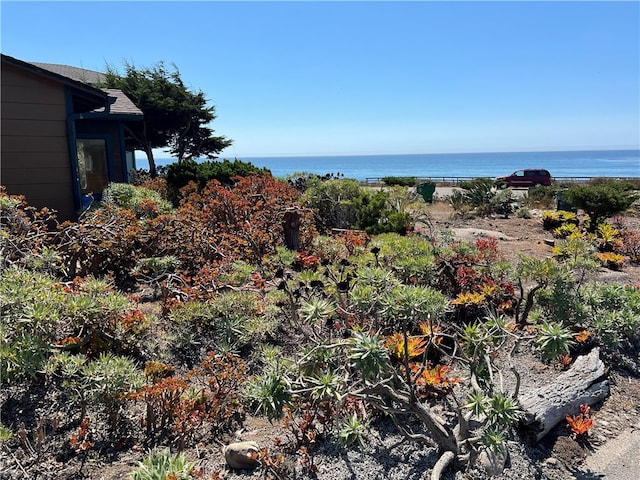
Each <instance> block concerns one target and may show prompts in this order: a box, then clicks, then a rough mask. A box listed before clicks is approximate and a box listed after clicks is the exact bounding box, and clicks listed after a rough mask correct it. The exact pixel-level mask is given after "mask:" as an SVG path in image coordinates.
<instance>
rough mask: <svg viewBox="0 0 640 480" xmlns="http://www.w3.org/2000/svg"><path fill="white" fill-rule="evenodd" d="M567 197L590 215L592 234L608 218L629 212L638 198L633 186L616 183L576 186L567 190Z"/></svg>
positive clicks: (607, 182)
mask: <svg viewBox="0 0 640 480" xmlns="http://www.w3.org/2000/svg"><path fill="white" fill-rule="evenodd" d="M565 196H566V198H567V200H568V201H569V202H570V203H571V204H573V205H574V206H576V207H577V208H581V209H582V210H584V211H585V213H587V214H588V215H589V217H590V219H591V223H590V225H589V230H590V231H591V232H594V231H595V230H596V228H597V227H598V225H599V224H600V223H602V221H603V220H605V219H606V218H607V217H610V216H613V215H615V214H617V213H621V212H624V211H625V210H627V209H628V208H629V207H630V206H631V205H632V204H633V202H634V201H635V200H636V199H637V198H638V194H637V193H636V192H635V191H633V190H632V185H631V184H629V183H625V182H616V181H603V182H601V183H597V184H595V185H574V186H572V187H570V188H569V189H567V191H566V192H565Z"/></svg>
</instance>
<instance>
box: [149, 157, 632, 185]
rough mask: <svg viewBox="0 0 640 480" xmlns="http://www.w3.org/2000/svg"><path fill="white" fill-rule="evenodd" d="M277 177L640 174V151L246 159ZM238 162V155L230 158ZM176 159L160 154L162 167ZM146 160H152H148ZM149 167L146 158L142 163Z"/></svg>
mask: <svg viewBox="0 0 640 480" xmlns="http://www.w3.org/2000/svg"><path fill="white" fill-rule="evenodd" d="M239 159H240V160H243V161H245V162H251V163H252V164H253V165H255V166H256V167H266V168H268V169H269V170H271V173H272V174H273V175H274V176H276V177H286V176H287V175H291V174H293V173H297V172H308V173H316V174H319V175H324V174H327V173H332V174H340V176H344V178H353V179H356V180H361V181H363V180H366V179H367V178H369V179H374V178H381V177H387V176H397V177H412V176H415V177H431V178H435V179H437V178H452V177H497V176H500V175H508V174H510V173H511V172H513V171H514V170H518V169H521V168H546V169H547V170H549V172H551V175H552V176H553V177H640V150H598V151H560V152H514V153H504V152H500V153H443V154H434V153H430V154H403V155H349V156H300V157H244V158H239ZM230 160H232V159H230ZM173 161H174V160H173V159H167V158H158V159H156V163H157V165H166V164H168V163H171V162H173ZM144 163H146V161H144ZM138 164H139V166H140V167H142V168H144V167H145V166H144V164H143V162H140V161H138Z"/></svg>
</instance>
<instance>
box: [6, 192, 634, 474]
mask: <svg viewBox="0 0 640 480" xmlns="http://www.w3.org/2000/svg"><path fill="white" fill-rule="evenodd" d="M540 215H541V212H539V211H533V218H531V219H522V218H515V217H511V218H509V219H503V218H474V219H471V220H469V219H462V218H457V217H455V216H453V211H452V209H451V207H450V206H449V205H448V204H447V203H445V202H436V203H435V204H433V205H432V206H431V207H430V217H431V221H430V226H429V227H424V226H422V227H418V229H420V228H423V229H424V228H430V229H436V230H440V229H446V230H451V231H454V232H455V233H456V235H457V236H459V237H461V238H466V239H469V240H473V239H474V238H477V237H482V236H493V237H495V238H497V240H498V244H499V248H500V251H502V252H503V253H504V255H505V256H506V258H507V259H509V260H513V261H516V260H517V258H518V255H519V254H524V255H527V256H530V257H536V258H545V257H548V256H550V255H551V246H550V245H549V241H550V240H551V236H550V234H549V233H547V232H545V231H544V230H543V229H542V222H541V218H540ZM626 221H628V222H630V223H631V224H633V225H634V228H638V229H640V219H639V218H637V217H632V218H628V219H626ZM598 279H599V281H603V282H618V283H623V284H637V283H640V267H639V266H632V265H626V266H625V267H624V269H623V271H622V272H619V273H614V272H610V271H606V270H602V271H601V272H600V273H599V276H598ZM635 356H636V358H635V362H636V366H640V358H637V357H638V353H637V352H635ZM610 360H612V359H610ZM613 360H614V361H613V362H612V364H613V365H614V367H615V359H613ZM518 362H519V369H520V370H521V371H522V377H523V385H522V388H527V387H532V386H538V385H540V384H543V383H545V382H547V381H549V380H551V379H552V378H554V377H555V376H556V375H557V373H558V372H557V371H556V370H555V368H554V367H552V366H546V365H543V364H541V363H540V362H539V361H538V360H537V358H536V357H535V355H534V354H533V352H531V351H522V352H520V356H519V358H518ZM637 373H638V370H636V372H635V374H633V373H630V372H628V371H625V370H622V369H616V368H612V369H611V371H610V375H609V378H610V395H609V397H608V398H607V399H606V400H605V401H603V402H602V403H601V404H599V405H595V406H594V407H593V409H592V418H593V420H594V426H593V428H592V430H591V432H590V441H589V442H588V443H587V444H579V443H577V442H576V441H574V440H573V439H572V438H571V437H570V436H569V435H568V433H567V431H566V429H565V427H564V426H563V425H560V426H558V427H557V428H556V429H555V430H553V431H552V432H551V433H550V434H548V435H547V436H546V437H545V438H544V439H543V440H542V442H540V443H539V444H538V445H536V446H529V445H526V444H525V442H523V441H519V440H518V439H515V441H514V443H513V444H512V445H510V447H509V450H510V459H509V461H508V463H507V469H506V470H505V472H504V474H503V475H502V476H500V477H498V478H502V479H505V480H512V479H518V480H528V479H536V480H541V479H549V480H565V479H582V480H594V479H596V478H603V477H602V476H601V473H600V472H598V471H591V470H590V469H589V466H588V463H585V459H587V458H588V457H589V456H591V455H593V454H594V453H595V452H598V451H600V452H601V453H604V454H605V455H608V454H609V453H610V454H611V456H613V455H614V454H615V453H616V452H614V451H611V452H610V451H608V450H607V449H608V448H611V447H609V446H610V445H611V443H610V442H607V440H610V439H613V438H616V437H619V436H620V435H621V434H622V432H628V431H629V429H635V428H638V425H639V424H640V423H639V421H640V378H639V377H638V375H637ZM521 391H522V390H521ZM8 395H10V394H9V392H0V403H2V404H3V405H4V406H5V407H6V404H4V401H5V400H6V398H7V396H8ZM28 395H33V396H34V397H35V396H37V395H38V391H37V388H36V389H35V390H32V391H30V392H29V393H28ZM33 400H34V399H33V398H30V397H29V396H27V397H22V399H21V400H20V401H21V402H23V403H24V406H20V405H14V406H13V407H12V408H16V409H19V408H30V405H31V403H30V402H32V401H33ZM51 403H53V402H51ZM37 408H38V409H39V411H38V412H34V413H33V414H32V415H33V416H35V415H37V414H40V413H41V414H43V415H50V416H51V415H54V416H55V412H47V401H46V400H45V401H44V402H43V401H42V400H40V401H39V402H38V403H37ZM4 413H5V414H6V413H7V412H6V411H5V412H4ZM3 416H4V415H3ZM381 428H382V429H381V430H380V431H384V426H382V427H381ZM283 433H284V432H283V431H282V430H281V429H280V428H279V427H278V426H277V425H275V424H271V423H269V422H268V421H266V420H264V419H261V418H255V417H251V416H249V417H248V418H247V420H246V423H245V425H244V428H243V430H242V432H240V433H239V437H240V438H239V439H242V440H257V441H258V442H260V444H261V446H268V445H270V441H271V439H273V438H275V437H279V436H281V435H283ZM64 438H66V437H63V439H62V440H61V441H60V442H59V443H58V444H57V445H56V444H51V445H49V446H48V447H47V448H46V449H43V451H42V452H39V453H38V455H39V457H40V458H38V459H37V462H38V466H37V467H36V468H33V460H34V459H33V458H31V459H29V458H27V456H25V454H24V452H22V451H20V449H13V450H10V449H7V448H6V445H2V444H0V447H1V448H0V480H9V479H11V480H14V479H15V480H17V479H34V480H35V479H51V480H53V479H78V480H80V479H92V480H93V479H95V480H120V479H127V478H129V474H130V472H131V470H132V468H133V467H134V466H135V465H136V464H137V461H139V460H141V459H142V458H143V457H144V455H145V451H144V449H142V448H141V447H140V448H136V447H134V448H133V449H130V450H126V451H124V452H119V453H118V452H113V453H112V454H110V455H108V456H105V455H104V454H101V455H97V454H96V453H97V452H89V453H88V454H87V455H86V457H83V456H70V455H68V453H65V452H66V451H68V448H66V447H65V446H64ZM394 438H395V439H394ZM230 440H231V438H219V439H209V441H207V442H203V443H200V444H199V445H198V446H197V447H194V448H190V449H189V450H187V451H186V452H185V454H186V456H187V458H188V459H189V460H192V461H195V462H196V463H197V465H198V466H199V467H200V468H203V470H204V471H205V472H206V476H205V477H204V478H207V479H209V478H211V479H214V478H216V477H214V476H212V472H215V471H220V472H221V475H222V478H225V479H227V480H243V479H244V480H246V479H252V480H254V479H259V478H260V479H263V478H266V477H265V474H264V472H263V471H261V470H260V469H257V470H255V471H253V472H233V471H230V470H229V469H228V468H226V467H225V465H224V460H223V457H222V454H221V446H222V444H223V443H225V442H228V441H230ZM375 441H376V442H377V443H376V447H375V450H374V453H373V454H371V453H369V454H368V455H369V457H368V458H369V459H371V458H372V457H374V459H375V460H376V461H377V462H378V463H377V467H379V468H378V469H377V470H368V468H370V460H367V457H366V455H364V454H360V453H357V452H354V453H349V454H348V455H347V454H343V453H334V454H333V456H332V455H329V454H324V455H323V456H321V458H319V459H318V466H319V467H320V473H319V474H318V475H317V476H316V477H311V476H297V477H296V478H316V479H317V480H329V479H331V480H347V479H349V480H356V479H361V478H362V479H367V480H368V479H371V480H373V479H376V478H385V479H392V478H393V479H403V480H408V479H415V478H421V473H420V472H419V471H420V470H422V472H424V470H425V469H428V468H430V466H432V465H433V463H434V462H435V457H434V452H433V451H429V450H424V449H423V450H420V449H419V448H418V447H413V446H408V445H407V444H404V446H403V447H401V448H400V447H396V446H393V445H394V444H395V443H397V437H393V434H391V433H388V434H381V433H376V438H375ZM390 445H391V446H390ZM394 462H395V463H394ZM407 464H408V465H410V466H411V468H410V469H409V470H407V469H406V465H407ZM381 465H382V466H381ZM403 468H404V469H403ZM271 478H276V477H273V476H271ZM454 478H455V480H462V479H464V480H470V479H471V478H482V477H481V476H476V475H475V474H474V475H473V476H467V475H463V474H460V473H458V474H457V475H456V476H455V477H454V476H453V474H447V475H446V476H445V480H447V479H448V480H453V479H454Z"/></svg>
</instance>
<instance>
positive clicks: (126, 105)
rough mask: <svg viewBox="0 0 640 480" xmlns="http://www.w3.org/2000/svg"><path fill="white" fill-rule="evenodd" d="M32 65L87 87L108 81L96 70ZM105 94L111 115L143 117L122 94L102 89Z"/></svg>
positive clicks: (37, 63)
mask: <svg viewBox="0 0 640 480" xmlns="http://www.w3.org/2000/svg"><path fill="white" fill-rule="evenodd" d="M30 63H31V65H35V66H36V67H40V68H42V69H44V70H48V71H49V72H53V73H55V74H57V75H62V76H63V77H66V78H70V79H71V80H75V81H76V82H82V83H86V84H87V85H91V86H95V85H96V84H100V83H104V82H105V81H106V78H107V77H106V75H105V74H104V73H101V72H96V71H94V70H87V69H86V68H79V67H72V66H71V65H60V64H57V63H41V62H30ZM100 90H102V91H103V92H106V93H107V95H108V96H109V113H110V114H111V115H139V116H142V115H143V113H142V110H140V109H139V108H138V107H136V105H135V104H134V103H133V102H132V101H131V100H130V99H129V97H127V95H126V94H125V93H124V92H122V90H117V89H115V88H101V89H100ZM94 111H95V112H98V111H103V109H99V110H94Z"/></svg>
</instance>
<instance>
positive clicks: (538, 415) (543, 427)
mask: <svg viewBox="0 0 640 480" xmlns="http://www.w3.org/2000/svg"><path fill="white" fill-rule="evenodd" d="M608 394H609V383H608V381H607V369H606V367H605V365H604V363H603V362H602V360H600V349H598V348H594V349H593V350H592V351H591V352H590V353H589V354H588V355H583V356H581V357H578V358H577V359H576V361H575V362H574V364H573V365H572V366H571V368H570V369H569V370H567V371H566V372H563V373H561V374H560V375H558V377H557V378H556V379H555V380H554V381H553V382H552V383H550V384H547V385H543V386H541V387H539V388H536V389H534V390H531V391H528V392H524V393H523V394H522V395H521V396H520V397H519V400H520V406H521V408H522V410H523V412H524V416H523V419H522V420H521V423H522V424H523V425H524V426H525V428H526V430H527V439H528V441H529V442H531V443H532V444H535V443H537V442H539V441H540V439H542V437H544V436H545V435H546V434H547V433H549V431H550V430H551V429H552V428H553V427H555V426H556V425H557V424H558V423H560V422H561V421H564V419H565V416H566V415H576V414H577V413H578V412H579V411H580V405H593V404H595V403H598V402H599V401H601V400H603V399H604V398H606V396H607V395H608Z"/></svg>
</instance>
